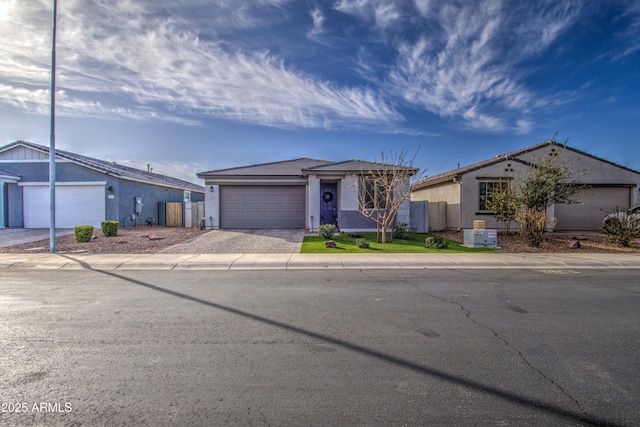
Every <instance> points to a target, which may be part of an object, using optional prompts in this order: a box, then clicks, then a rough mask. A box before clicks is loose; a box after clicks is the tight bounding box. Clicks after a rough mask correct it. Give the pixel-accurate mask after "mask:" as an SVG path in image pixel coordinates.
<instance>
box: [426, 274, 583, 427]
mask: <svg viewBox="0 0 640 427" xmlns="http://www.w3.org/2000/svg"><path fill="white" fill-rule="evenodd" d="M414 286H415V287H416V289H417V290H418V291H420V292H422V293H424V294H425V295H428V296H430V297H431V298H434V299H437V300H439V301H442V302H446V303H448V304H452V305H455V306H457V307H459V308H460V310H462V311H463V312H465V313H466V314H465V317H466V318H467V319H469V320H471V321H472V322H473V323H475V324H476V325H478V326H480V327H482V328H484V329H486V330H488V331H490V332H491V333H492V334H493V335H494V336H495V337H496V338H497V339H499V340H500V341H502V342H503V343H504V344H505V345H506V346H507V347H508V348H510V349H511V350H513V351H514V352H516V353H517V354H518V356H519V357H520V359H522V361H524V363H525V364H526V365H527V366H528V367H529V368H530V369H531V370H533V371H534V372H536V373H538V375H540V376H541V377H542V378H544V379H545V380H546V381H548V382H549V383H551V384H552V385H553V386H554V387H555V388H557V389H558V390H560V392H561V393H562V394H563V395H565V396H566V397H567V398H568V399H569V400H571V401H572V402H573V403H574V404H575V405H576V407H577V408H578V409H579V410H580V411H581V412H582V413H584V414H585V415H586V416H588V415H589V414H588V413H587V411H586V410H585V409H584V408H583V407H582V405H580V402H578V400H577V399H576V398H575V397H573V396H572V395H571V394H570V393H569V392H568V391H567V390H565V389H564V388H563V387H562V386H561V385H560V384H558V383H556V382H555V381H554V380H553V378H551V377H549V376H548V375H546V374H545V373H544V372H542V370H540V369H538V368H536V367H535V366H533V364H531V362H529V360H527V357H526V356H525V355H524V353H522V351H520V350H519V349H518V348H516V347H515V346H514V345H513V344H511V343H510V342H509V341H508V340H506V339H505V338H503V337H502V336H500V334H499V333H498V332H496V331H495V330H494V329H493V328H491V327H490V326H488V325H485V324H484V323H482V322H480V321H479V320H476V319H474V318H473V317H472V316H471V310H469V309H467V308H466V307H465V306H464V305H462V304H460V303H459V302H457V301H452V300H449V299H446V298H443V297H439V296H436V295H434V294H432V293H430V292H428V291H425V290H424V289H421V288H420V287H419V286H418V285H417V284H414Z"/></svg>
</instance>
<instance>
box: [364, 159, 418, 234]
mask: <svg viewBox="0 0 640 427" xmlns="http://www.w3.org/2000/svg"><path fill="white" fill-rule="evenodd" d="M407 154H408V152H407V150H406V149H402V150H400V151H396V152H394V151H391V152H390V153H389V154H386V155H385V153H384V152H383V153H382V157H381V159H380V162H379V163H377V162H376V163H374V165H375V166H374V167H372V168H371V169H369V170H366V171H360V174H354V178H356V184H354V185H353V186H352V187H353V189H354V191H355V192H356V196H357V199H358V211H360V213H362V215H364V216H365V217H367V218H370V219H371V220H373V221H374V222H375V223H376V228H377V240H378V241H381V242H382V243H386V242H387V232H389V230H391V229H392V228H393V226H394V225H395V222H396V217H397V215H398V211H399V210H400V207H401V206H402V203H403V202H405V201H406V200H408V199H409V195H410V194H411V185H410V184H411V182H412V181H416V180H417V179H419V177H418V172H419V169H418V168H415V167H414V166H413V162H414V160H415V158H416V155H417V154H418V150H416V153H415V154H414V155H413V157H411V158H408V156H407ZM380 232H382V239H380ZM391 240H393V234H392V237H391Z"/></svg>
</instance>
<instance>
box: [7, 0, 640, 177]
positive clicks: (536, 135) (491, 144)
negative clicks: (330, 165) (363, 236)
mask: <svg viewBox="0 0 640 427" xmlns="http://www.w3.org/2000/svg"><path fill="white" fill-rule="evenodd" d="M52 3H53V1H52V0H46V1H45V0H29V1H24V0H0V145H4V144H6V143H9V142H12V141H15V140H18V139H24V140H29V141H32V142H35V143H40V144H43V145H48V144H49V116H48V115H49V81H50V68H49V67H50V50H51V46H50V37H51V5H52ZM57 51H58V55H57V61H58V72H57V75H58V90H57V100H58V101H57V102H58V109H57V132H56V140H57V147H58V148H61V149H65V150H69V151H74V152H77V153H81V154H85V155H89V156H94V157H99V158H104V159H109V160H114V161H117V162H121V163H125V164H129V165H132V166H137V167H141V168H145V169H146V165H147V164H151V166H152V167H153V168H154V171H156V172H159V173H165V174H169V175H174V176H177V177H180V178H184V179H188V180H190V181H194V182H199V180H198V179H197V178H196V177H195V174H196V173H197V172H201V171H205V170H212V169H219V168H226V167H232V166H239V165H247V164H254V163H262V162H270V161H278V160H285V159H291V158H297V157H314V158H320V159H326V160H336V161H340V160H347V159H352V158H357V159H363V160H378V159H380V157H381V152H385V153H389V152H390V151H397V150H401V149H406V150H408V151H409V152H411V153H413V152H414V151H416V150H417V149H418V147H419V152H418V156H417V158H416V161H415V163H414V166H420V167H422V168H425V169H426V173H427V175H433V174H437V173H440V172H444V171H447V170H449V169H453V168H455V167H456V166H457V165H458V163H460V164H461V165H466V164H470V163H474V162H476V161H481V160H485V159H487V158H490V157H493V156H495V155H497V154H502V153H506V152H509V151H512V150H515V149H518V148H522V147H526V146H530V145H534V144H537V143H539V142H542V141H545V140H548V139H550V138H551V137H553V136H554V135H555V134H556V133H557V139H558V140H559V141H564V140H566V139H568V143H569V145H570V146H572V147H575V148H578V149H581V150H584V151H587V152H589V153H591V154H593V155H596V156H599V157H602V158H605V159H607V160H610V161H613V162H615V163H618V164H622V165H624V166H627V167H630V168H633V169H635V170H640V155H639V154H640V149H638V142H639V139H640V101H639V100H640V2H639V1H615V0H610V1H571V0H566V1H559V0H549V1H540V0H537V1H506V0H505V1H498V0H491V1H482V0H478V1H464V0H460V1H456V0H452V1H446V2H445V1H438V0H407V1H382V0H333V1H312V0H306V1H302V0H217V1H211V0H163V1H162V2H158V1H155V0H91V1H89V0H59V11H58V44H57Z"/></svg>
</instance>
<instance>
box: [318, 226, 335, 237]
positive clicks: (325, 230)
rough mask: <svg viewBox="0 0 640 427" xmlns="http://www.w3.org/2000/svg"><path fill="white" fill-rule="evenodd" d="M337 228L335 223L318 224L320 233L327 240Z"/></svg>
mask: <svg viewBox="0 0 640 427" xmlns="http://www.w3.org/2000/svg"><path fill="white" fill-rule="evenodd" d="M335 230H336V226H335V225H333V224H322V225H319V226H318V235H319V236H320V237H322V238H323V239H325V240H329V239H331V236H333V232H334V231H335Z"/></svg>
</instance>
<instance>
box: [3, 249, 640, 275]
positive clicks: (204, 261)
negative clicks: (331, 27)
mask: <svg viewBox="0 0 640 427" xmlns="http://www.w3.org/2000/svg"><path fill="white" fill-rule="evenodd" d="M490 268H491V269H536V270H558V271H560V270H578V269H640V255H638V254H579V255H577V254H367V255H364V254H343V255H339V254H336V255H333V254H332V255H324V254H162V253H161V254H151V255H131V254H127V255H118V254H113V255H90V254H0V271H2V270H21V269H31V270H58V269H65V270H68V269H73V270H79V269H90V270H263V269H265V270H272V269H279V270H296V269H334V270H344V269H367V270H369V269H490Z"/></svg>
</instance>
